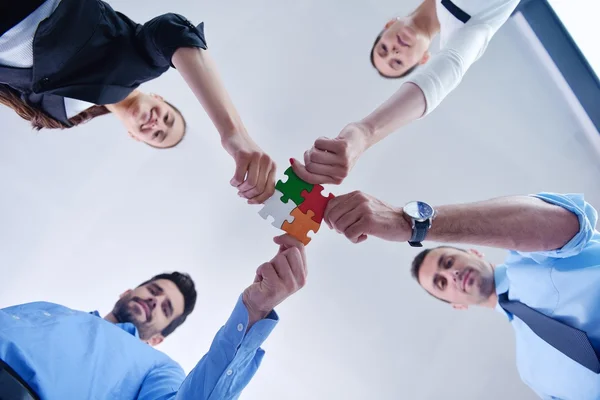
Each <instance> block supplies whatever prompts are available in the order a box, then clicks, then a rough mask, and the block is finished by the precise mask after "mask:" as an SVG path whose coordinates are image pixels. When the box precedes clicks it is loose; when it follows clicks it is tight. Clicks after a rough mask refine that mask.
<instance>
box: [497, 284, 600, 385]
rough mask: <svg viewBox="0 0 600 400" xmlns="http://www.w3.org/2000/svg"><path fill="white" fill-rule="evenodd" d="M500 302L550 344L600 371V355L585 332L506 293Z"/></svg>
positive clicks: (501, 296)
mask: <svg viewBox="0 0 600 400" xmlns="http://www.w3.org/2000/svg"><path fill="white" fill-rule="evenodd" d="M498 302H499V303H500V306H501V307H502V308H503V309H505V310H506V311H508V312H509V313H511V314H514V315H515V316H517V317H519V318H520V319H521V321H523V322H525V323H526V324H527V326H528V327H529V329H531V330H532V331H533V332H534V333H535V334H536V335H538V336H539V337H540V338H541V339H542V340H544V341H545V342H546V343H548V344H549V345H550V346H552V347H554V348H555V349H556V350H558V351H560V352H561V353H563V354H564V355H565V356H567V357H569V358H570V359H571V360H573V361H575V362H577V363H579V364H581V365H583V366H584V367H586V368H587V369H589V370H591V371H593V372H595V373H597V374H599V373H600V361H599V360H598V355H597V354H596V351H595V350H594V348H593V347H592V344H591V343H590V339H589V338H588V337H587V335H586V333H585V332H583V331H581V330H579V329H577V328H573V327H572V326H569V325H566V324H563V323H562V322H560V321H557V320H555V319H553V318H550V317H548V316H547V315H544V314H542V313H541V312H539V311H536V310H534V309H533V308H530V307H529V306H527V305H525V304H523V303H521V302H520V301H511V300H508V295H507V294H506V293H503V294H501V295H500V296H498Z"/></svg>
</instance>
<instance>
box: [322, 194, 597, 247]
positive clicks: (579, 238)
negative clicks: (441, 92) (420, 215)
mask: <svg viewBox="0 0 600 400" xmlns="http://www.w3.org/2000/svg"><path fill="white" fill-rule="evenodd" d="M435 209H436V212H437V215H436V217H435V218H434V220H433V223H432V226H431V229H430V230H429V233H428V234H427V237H426V240H431V241H437V242H445V243H463V244H474V245H482V246H490V247H499V248H503V249H509V250H516V251H522V252H549V253H548V254H549V255H551V256H555V257H564V256H569V255H571V254H573V253H576V252H578V251H580V250H581V248H582V246H584V245H585V244H586V243H587V242H588V241H589V240H590V238H591V236H592V234H593V231H594V229H595V225H596V222H597V213H596V211H595V209H594V208H593V207H592V206H591V205H589V204H588V203H586V202H585V201H584V200H583V196H581V195H559V194H552V193H541V194H538V195H535V196H509V197H500V198H495V199H491V200H486V201H480V202H475V203H466V204H456V205H444V206H439V207H435ZM324 220H325V222H326V223H327V224H328V225H329V226H330V227H331V228H333V229H335V230H337V231H338V232H340V233H343V234H344V235H345V236H346V237H347V238H348V239H350V240H351V241H352V242H354V243H358V242H361V241H364V240H365V239H366V238H367V237H368V235H373V236H377V237H380V238H382V239H385V240H392V241H399V242H405V241H408V240H409V239H410V237H411V233H412V231H411V224H410V223H409V219H408V218H407V217H406V216H405V214H404V213H403V212H402V208H401V207H394V206H391V205H389V204H387V203H384V202H382V201H380V200H378V199H376V198H374V197H372V196H369V195H367V194H364V193H361V192H353V193H350V194H346V195H343V196H338V197H336V198H335V199H332V200H331V201H330V202H329V204H328V206H327V210H326V211H325V218H324ZM557 250H560V254H559V252H558V251H557ZM550 252H552V254H550Z"/></svg>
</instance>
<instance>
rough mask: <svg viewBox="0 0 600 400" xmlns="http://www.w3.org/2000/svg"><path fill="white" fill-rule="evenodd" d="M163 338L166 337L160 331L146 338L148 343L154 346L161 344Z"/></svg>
mask: <svg viewBox="0 0 600 400" xmlns="http://www.w3.org/2000/svg"><path fill="white" fill-rule="evenodd" d="M163 340H165V337H164V336H163V335H161V334H160V333H157V334H156V335H154V336H152V337H151V338H150V339H148V340H146V343H148V344H149V345H150V346H152V347H154V346H158V345H159V344H161V343H162V341H163Z"/></svg>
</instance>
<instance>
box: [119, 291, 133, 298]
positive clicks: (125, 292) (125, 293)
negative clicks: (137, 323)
mask: <svg viewBox="0 0 600 400" xmlns="http://www.w3.org/2000/svg"><path fill="white" fill-rule="evenodd" d="M131 292H132V290H131V289H127V290H126V291H124V292H123V293H121V295H120V296H119V298H120V299H122V298H123V297H125V296H127V295H128V294H129V293H131Z"/></svg>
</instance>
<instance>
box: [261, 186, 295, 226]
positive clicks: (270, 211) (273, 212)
mask: <svg viewBox="0 0 600 400" xmlns="http://www.w3.org/2000/svg"><path fill="white" fill-rule="evenodd" d="M282 196H283V193H281V192H280V191H279V190H275V193H273V195H272V196H271V197H269V198H268V199H267V200H266V201H265V202H264V203H263V204H264V207H263V208H261V210H260V211H259V212H258V214H259V215H260V216H261V217H263V219H267V218H268V217H269V216H271V217H273V222H272V223H271V225H273V226H274V227H275V228H278V229H281V226H282V225H283V223H284V222H288V223H292V222H294V217H293V216H291V215H290V213H291V212H292V210H294V208H296V204H294V203H293V202H292V201H288V202H287V203H284V202H282V201H281V200H280V198H281V197H282Z"/></svg>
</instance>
